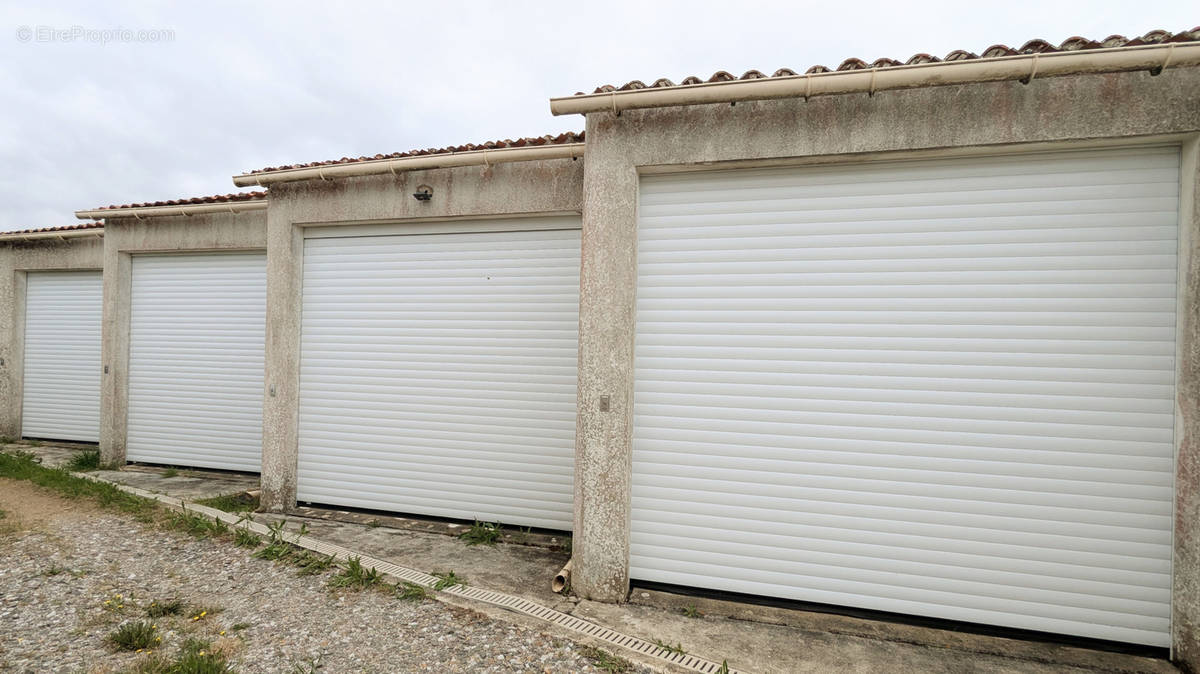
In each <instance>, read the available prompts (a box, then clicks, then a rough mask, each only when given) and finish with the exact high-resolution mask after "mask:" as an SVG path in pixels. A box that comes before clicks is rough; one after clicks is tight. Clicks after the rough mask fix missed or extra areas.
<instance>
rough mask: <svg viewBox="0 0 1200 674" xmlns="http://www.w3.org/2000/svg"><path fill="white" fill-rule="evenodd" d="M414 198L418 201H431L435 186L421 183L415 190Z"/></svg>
mask: <svg viewBox="0 0 1200 674" xmlns="http://www.w3.org/2000/svg"><path fill="white" fill-rule="evenodd" d="M413 198H414V199H416V200H417V201H429V200H430V199H432V198H433V188H432V187H430V186H429V185H421V186H420V187H418V188H417V191H416V192H413Z"/></svg>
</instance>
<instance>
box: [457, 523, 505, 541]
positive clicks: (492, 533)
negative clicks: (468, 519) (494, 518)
mask: <svg viewBox="0 0 1200 674" xmlns="http://www.w3.org/2000/svg"><path fill="white" fill-rule="evenodd" d="M458 537H459V538H460V539H461V540H463V541H466V543H467V545H495V544H496V542H497V541H499V540H500V523H499V522H480V521H479V520H475V524H473V525H471V528H470V529H467V530H466V531H464V532H462V533H461V534H459V535H458Z"/></svg>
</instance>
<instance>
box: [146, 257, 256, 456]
mask: <svg viewBox="0 0 1200 674" xmlns="http://www.w3.org/2000/svg"><path fill="white" fill-rule="evenodd" d="M131 306H132V317H131V320H130V347H129V431H128V433H129V435H128V441H127V449H126V455H127V457H128V459H129V460H130V461H145V462H149V463H164V464H172V465H182V466H196V467H202V468H220V469H226V470H244V471H251V472H257V471H258V470H259V468H260V465H261V462H262V391H263V369H264V367H265V366H264V360H263V345H264V339H265V331H266V256H265V255H264V254H262V253H219V254H209V253H204V254H188V255H147V256H137V257H134V258H133V288H132V305H131Z"/></svg>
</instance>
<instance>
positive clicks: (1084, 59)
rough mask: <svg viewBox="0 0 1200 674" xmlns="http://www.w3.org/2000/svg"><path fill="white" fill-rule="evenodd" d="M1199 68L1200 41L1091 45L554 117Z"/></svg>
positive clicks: (696, 93)
mask: <svg viewBox="0 0 1200 674" xmlns="http://www.w3.org/2000/svg"><path fill="white" fill-rule="evenodd" d="M1195 65H1200V43H1197V42H1186V43H1183V42H1180V43H1171V44H1154V45H1142V46H1137V47H1114V48H1111V49H1087V50H1080V51H1066V52H1050V53H1046V54H1026V55H1018V56H1001V57H997V58H985V59H973V60H969V61H942V62H938V63H919V64H914V65H903V66H890V67H886V68H869V69H865V70H843V71H835V72H826V73H814V74H811V75H788V76H786V77H767V78H762V79H757V80H734V81H730V82H711V83H707V82H706V83H702V84H689V85H683V86H676V87H666V88H662V89H651V88H647V89H630V90H628V91H613V92H608V93H601V94H586V95H583V96H564V97H561V98H552V99H550V111H551V112H552V113H554V114H555V115H572V114H586V113H589V112H603V111H609V112H616V113H619V112H620V111H622V110H632V109H636V108H659V107H668V106H674V105H696V104H703V103H731V102H736V101H754V100H764V99H769V98H804V99H807V98H809V97H811V96H829V95H832V94H848V93H856V92H859V93H861V92H866V93H869V94H873V93H875V92H876V91H886V90H889V89H911V88H915V87H929V86H940V85H944V84H965V83H968V82H994V81H1000V80H1021V81H1024V82H1026V83H1027V82H1028V81H1029V80H1031V79H1037V78H1042V77H1056V76H1061V75H1078V74H1084V73H1102V72H1121V71H1129V70H1148V71H1150V72H1152V73H1158V72H1161V71H1162V70H1163V69H1166V68H1171V67H1178V66H1195Z"/></svg>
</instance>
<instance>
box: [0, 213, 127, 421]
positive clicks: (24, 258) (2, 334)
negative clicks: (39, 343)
mask: <svg viewBox="0 0 1200 674" xmlns="http://www.w3.org/2000/svg"><path fill="white" fill-rule="evenodd" d="M101 233H102V230H97V231H96V232H95V233H94V234H89V235H87V236H83V237H71V238H65V239H33V240H29V241H10V242H3V243H0V307H8V308H9V310H8V311H4V312H0V406H2V408H0V436H3V437H7V438H16V437H20V435H21V403H22V397H23V394H24V391H23V388H22V382H23V381H24V368H25V273H26V272H29V271H65V270H81V271H82V270H95V271H99V270H100V268H101V266H102V265H103V263H104V239H103V238H101V236H100V234H101Z"/></svg>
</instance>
